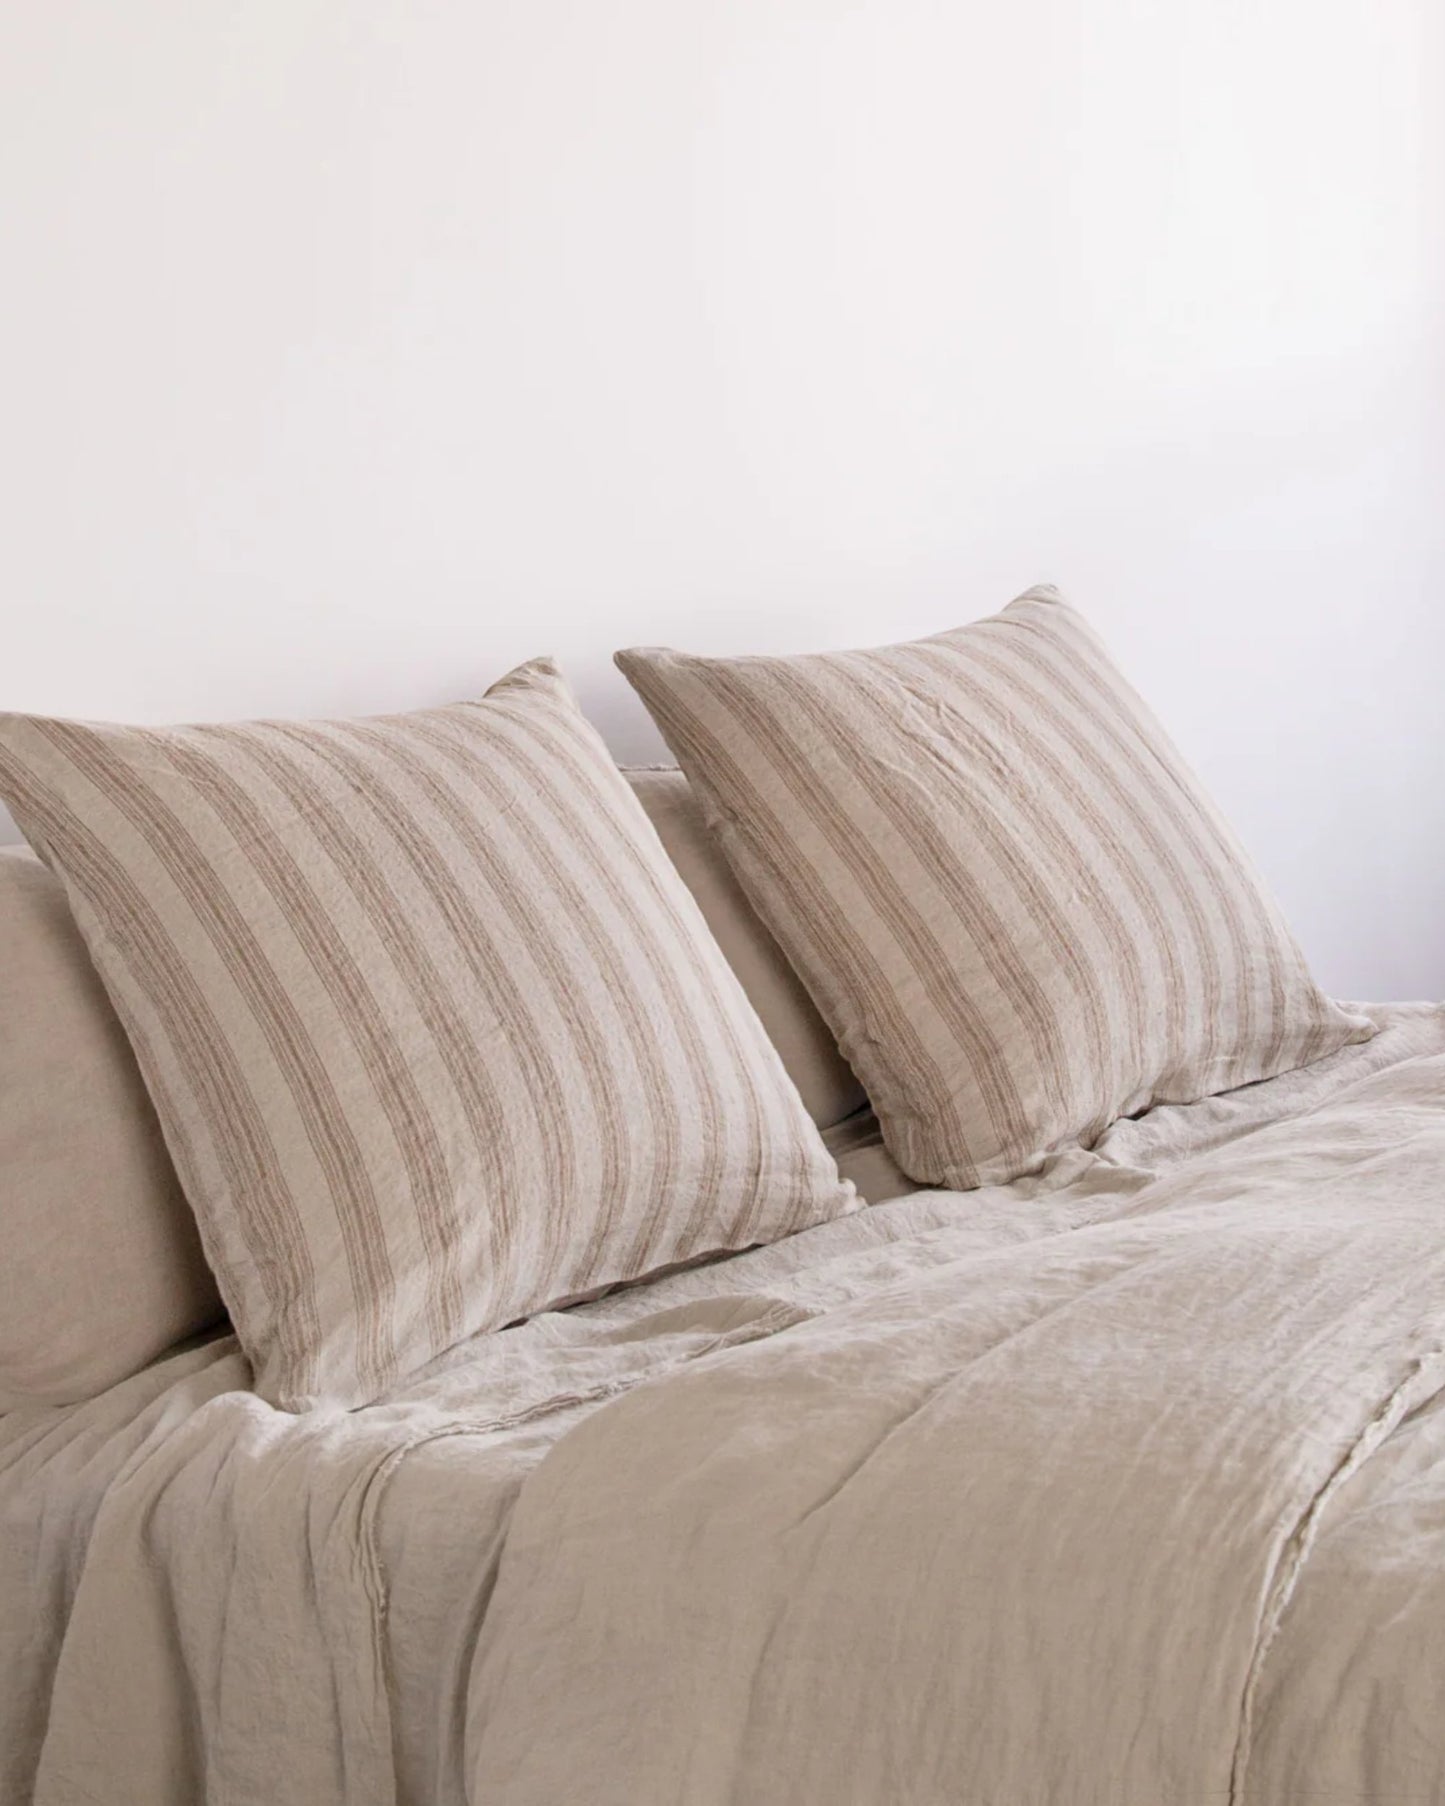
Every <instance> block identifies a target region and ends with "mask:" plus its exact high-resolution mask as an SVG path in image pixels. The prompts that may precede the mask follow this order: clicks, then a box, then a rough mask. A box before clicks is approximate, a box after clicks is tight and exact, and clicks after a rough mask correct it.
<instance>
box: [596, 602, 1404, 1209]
mask: <svg viewBox="0 0 1445 1806" xmlns="http://www.w3.org/2000/svg"><path fill="white" fill-rule="evenodd" d="M618 663H619V665H620V666H621V668H622V669H623V671H624V672H625V673H626V675H627V676H628V677H629V679H630V680H631V681H632V682H633V683H634V685H635V686H636V687H637V689H638V691H639V692H640V693H641V695H642V697H643V700H644V701H645V702H646V703H647V705H648V707H649V708H650V709H651V710H652V712H653V714H654V716H655V717H656V719H657V722H658V725H659V726H660V727H661V728H662V731H663V733H664V735H665V736H666V737H667V739H668V741H669V744H670V745H671V746H672V749H673V751H674V752H675V754H676V755H677V757H678V760H679V762H680V763H681V764H682V766H683V768H684V770H685V771H686V772H687V774H688V777H689V779H690V780H691V782H692V783H693V785H694V787H695V788H696V790H697V792H698V794H699V797H700V798H701V799H702V801H703V803H704V806H705V808H706V809H707V811H708V813H709V815H710V816H711V817H712V818H713V819H714V820H715V823H716V826H717V829H718V833H719V837H720V840H721V843H722V845H723V848H724V851H725V852H726V853H727V855H728V858H729V860H730V862H731V863H732V865H733V867H734V869H735V871H736V872H737V875H738V877H739V880H740V881H741V883H742V885H743V887H744V889H745V890H746V891H747V892H748V895H749V897H750V899H751V901H752V902H753V904H754V907H755V908H756V909H757V910H758V912H759V914H760V915H761V916H762V917H763V919H764V920H765V921H766V922H767V924H768V926H769V927H770V928H771V929H772V930H773V932H774V934H775V935H776V936H777V938H778V940H779V941H780V942H781V944H782V945H783V946H784V947H785V949H787V950H788V952H789V954H790V956H791V957H792V959H793V961H794V963H795V964H796V965H797V967H798V969H799V972H800V973H801V975H802V977H803V978H804V980H805V982H806V983H807V985H808V988H809V990H810V991H811V992H812V994H813V997H814V999H815V1001H816V1002H817V1003H818V1006H819V1008H820V1010H821V1011H822V1013H823V1014H824V1016H825V1017H826V1018H827V1019H828V1021H829V1023H830V1026H831V1027H832V1028H833V1030H834V1032H835V1033H836V1034H837V1035H838V1037H839V1040H840V1043H841V1044H842V1046H843V1048H844V1051H845V1052H846V1053H847V1055H848V1057H849V1059H850V1060H851V1062H852V1063H853V1065H854V1067H855V1069H856V1070H857V1072H858V1075H859V1077H860V1079H861V1080H862V1081H863V1083H864V1084H865V1086H866V1087H867V1088H868V1091H869V1093H870V1095H871V1096H872V1098H873V1102H874V1105H875V1108H876V1109H877V1111H878V1115H879V1118H880V1121H881V1123H882V1125H883V1129H884V1134H885V1138H886V1139H887V1141H888V1144H889V1146H890V1148H891V1150H892V1152H893V1154H894V1156H895V1158H896V1159H897V1160H898V1161H899V1163H900V1164H901V1165H902V1166H903V1167H904V1169H905V1170H906V1171H908V1172H909V1173H910V1174H911V1175H912V1176H913V1177H915V1178H917V1179H920V1180H923V1181H925V1182H932V1183H937V1182H940V1181H941V1182H944V1183H949V1184H954V1185H969V1184H974V1183H980V1182H990V1181H999V1180H1006V1179H1009V1178H1011V1177H1013V1176H1015V1175H1017V1174H1019V1173H1021V1172H1026V1171H1030V1170H1032V1169H1034V1168H1036V1167H1037V1166H1038V1165H1039V1164H1040V1162H1041V1161H1043V1160H1044V1159H1045V1158H1046V1157H1047V1156H1048V1155H1049V1153H1050V1152H1051V1151H1052V1150H1054V1149H1059V1148H1066V1147H1068V1146H1070V1145H1072V1144H1075V1143H1082V1144H1084V1145H1088V1144H1090V1143H1091V1142H1092V1141H1093V1140H1094V1139H1095V1137H1096V1136H1097V1135H1098V1133H1099V1132H1100V1131H1101V1130H1102V1129H1103V1128H1104V1127H1105V1126H1106V1125H1107V1124H1108V1123H1109V1122H1111V1121H1112V1120H1114V1118H1115V1117H1117V1116H1118V1115H1119V1114H1120V1113H1121V1112H1124V1111H1131V1112H1132V1111H1138V1110H1140V1109H1143V1108H1146V1107H1148V1106H1149V1105H1150V1104H1153V1103H1158V1102H1164V1101H1180V1102H1183V1101H1189V1100H1192V1099H1193V1098H1196V1097H1200V1096H1204V1095H1208V1094H1210V1093H1212V1092H1216V1091H1220V1090H1224V1089H1227V1088H1230V1087H1233V1086H1235V1085H1240V1084H1245V1083H1248V1082H1250V1081H1252V1080H1254V1079H1259V1078H1264V1077H1268V1076H1271V1075H1272V1074H1273V1073H1275V1072H1278V1071H1280V1070H1283V1069H1285V1067H1286V1066H1287V1065H1288V1064H1290V1063H1293V1061H1297V1060H1298V1059H1301V1058H1306V1057H1310V1058H1314V1057H1319V1056H1320V1055H1321V1054H1323V1053H1326V1052H1329V1051H1331V1050H1333V1049H1334V1048H1337V1047H1340V1046H1343V1045H1345V1044H1346V1043H1347V1042H1350V1041H1358V1040H1362V1039H1365V1038H1367V1037H1368V1036H1369V1034H1370V1033H1372V1032H1373V1030H1372V1025H1371V1024H1370V1023H1369V1022H1368V1021H1367V1020H1365V1019H1363V1018H1360V1017H1352V1016H1349V1015H1347V1014H1345V1012H1343V1011H1342V1010H1340V1009H1339V1008H1338V1006H1336V1005H1334V1004H1332V1003H1331V1002H1330V1001H1329V999H1327V998H1326V997H1324V996H1323V995H1322V994H1321V993H1320V991H1319V990H1318V988H1317V987H1316V986H1315V985H1314V983H1313V980H1312V979H1311V978H1310V976H1309V973H1308V970H1307V969H1306V967H1305V965H1304V962H1303V958H1302V956H1301V955H1300V953H1299V951H1298V949H1297V948H1296V947H1295V945H1294V943H1293V940H1292V938H1291V937H1290V935H1289V933H1288V930H1287V929H1286V927H1285V926H1284V924H1283V922H1282V920H1281V918H1280V916H1279V913H1278V911H1277V909H1276V908H1275V907H1274V905H1273V904H1272V903H1271V902H1270V901H1269V900H1268V899H1267V897H1266V896H1265V895H1264V893H1263V891H1262V890H1261V888H1260V887H1259V885H1258V882H1257V880H1256V879H1255V878H1254V876H1253V874H1252V872H1251V871H1250V868H1249V865H1248V861H1247V859H1246V858H1245V856H1244V854H1243V853H1242V851H1241V850H1240V849H1239V848H1238V846H1237V843H1236V842H1235V841H1234V839H1233V836H1232V835H1230V833H1229V831H1228V829H1227V828H1226V827H1225V826H1224V824H1223V823H1222V821H1221V819H1220V818H1219V816H1218V814H1217V812H1216V811H1215V810H1214V809H1213V806H1212V805H1211V804H1210V803H1209V801H1208V799H1207V797H1205V795H1204V793H1203V792H1202V791H1201V790H1200V789H1199V787H1198V785H1197V783H1196V782H1195V781H1194V779H1193V778H1192V777H1191V776H1190V774H1189V773H1188V771H1187V769H1186V768H1185V767H1184V765H1183V763H1182V761H1181V760H1180V759H1179V757H1178V755H1177V753H1176V752H1175V751H1174V749H1173V747H1172V746H1171V745H1170V743H1169V741H1168V739H1167V737H1166V736H1165V735H1164V733H1163V731H1162V729H1161V728H1160V727H1159V725H1158V723H1157V722H1156V721H1154V719H1153V717H1152V716H1150V715H1149V714H1148V712H1147V710H1145V709H1144V707H1143V705H1142V704H1140V703H1139V702H1138V700H1137V698H1135V697H1134V695H1133V692H1132V691H1130V690H1129V688H1128V686H1127V685H1126V684H1125V683H1124V681H1123V679H1122V678H1120V677H1119V676H1118V674H1117V673H1116V672H1115V671H1114V670H1113V668H1112V666H1111V665H1110V664H1109V663H1108V660H1107V658H1106V656H1105V655H1104V653H1103V652H1102V651H1101V650H1100V649H1099V647H1098V643H1097V641H1096V640H1095V639H1094V637H1093V635H1092V634H1090V633H1089V631H1088V629H1087V628H1086V627H1085V626H1084V625H1083V623H1082V622H1081V621H1080V620H1079V618H1078V617H1077V616H1076V615H1075V614H1074V613H1073V611H1072V610H1070V609H1069V608H1068V606H1067V605H1066V604H1065V603H1063V602H1062V601H1060V600H1059V599H1058V597H1057V596H1056V595H1054V594H1053V593H1052V592H1048V591H1033V592H1030V593H1029V594H1028V595H1026V596H1023V597H1020V598H1019V600H1018V601H1017V602H1015V603H1013V604H1011V605H1010V606H1009V607H1008V608H1007V609H1005V610H1004V611H1003V612H1002V614H1001V615H998V616H995V617H993V618H992V619H991V620H989V621H985V622H979V623H976V624H975V625H973V626H971V627H966V628H960V629H958V630H956V631H954V632H952V633H945V634H939V635H936V636H934V637H933V638H932V639H928V640H923V641H919V642H915V643H913V644H911V645H908V646H902V647H883V648H880V649H878V650H876V651H871V652H852V653H818V654H811V655H804V656H802V657H798V658H791V659H787V658H781V659H780V658H741V659H708V658H694V657H689V656H687V655H684V654H679V653H672V652H667V651H649V650H645V649H639V650H634V651H631V652H626V653H621V654H619V655H618Z"/></svg>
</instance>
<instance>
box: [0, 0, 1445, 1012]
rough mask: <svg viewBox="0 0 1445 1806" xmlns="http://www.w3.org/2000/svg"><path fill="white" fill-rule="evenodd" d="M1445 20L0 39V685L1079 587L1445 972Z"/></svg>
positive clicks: (893, 621)
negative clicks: (1444, 678) (1444, 571)
mask: <svg viewBox="0 0 1445 1806" xmlns="http://www.w3.org/2000/svg"><path fill="white" fill-rule="evenodd" d="M1442 120H1445V9H1442V8H1441V7H1440V5H1439V3H1438V0H1172V3H1171V0H1159V3H1158V4H1148V3H1147V0H1073V3H1065V0H1013V3H1012V4H1009V5H1001V4H998V3H997V0H953V3H951V4H944V3H942V0H854V3H852V4H844V3H843V0H832V3H828V0H710V3H709V0H605V3H604V0H471V3H466V0H391V3H390V4H387V3H385V0H236V3H235V4H227V5H220V4H215V3H211V4H197V0H127V4H125V5H120V6H118V5H115V4H113V3H112V0H44V3H43V4H42V3H34V4H28V5H27V4H23V3H21V0H16V3H14V4H11V5H9V6H7V7H5V8H4V10H3V15H0V221H3V226H0V251H3V256H4V260H5V267H4V269H3V271H0V410H3V426H0V443H3V454H0V456H3V468H0V483H3V497H4V520H3V529H0V610H3V623H0V625H3V634H0V661H3V669H0V702H3V704H4V705H5V706H9V707H14V708H24V709H34V710H48V711H53V712H57V713H72V714H86V715H94V716H111V717H117V718H126V717H131V718H135V719H165V718H178V717H181V718H183V717H206V716H218V715H222V716H223V715H237V714H246V713H253V712H258V711H265V712H271V713H288V712H305V711H321V710H325V711H349V710H365V709H376V708H383V707H405V706H410V705H413V704H419V703H424V702H428V701H433V700H437V699H441V698H446V697H453V696H457V695H460V694H465V693H467V692H469V691H473V690H475V689H476V688H477V686H479V685H481V684H483V683H484V682H486V681H487V680H488V679H490V678H491V677H493V676H495V675H497V674H498V673H500V672H501V671H502V670H503V669H504V668H505V667H506V666H507V665H508V664H509V663H512V662H515V661H517V660H519V659H521V658H523V657H525V656H528V655H530V654H531V653H533V652H535V651H538V650H541V649H543V648H551V649H553V650H555V651H557V652H558V653H560V655H561V656H562V657H563V659H564V661H565V663H566V664H567V666H568V668H569V670H570V671H571V673H572V675H573V677H574V679H575V681H576V682H577V684H578V686H579V689H580V690H581V693H582V696H583V699H584V701H585V702H586V704H587V706H588V707H589V709H591V710H592V711H593V713H594V715H595V717H596V718H597V719H598V720H599V722H601V723H602V725H603V726H604V727H605V729H606V730H607V731H608V732H609V733H610V735H611V736H612V738H613V740H614V743H615V744H616V746H617V747H618V749H619V751H620V752H623V753H626V754H629V755H632V754H638V753H643V752H651V751H652V750H653V749H654V746H655V743H654V741H653V740H652V737H651V733H650V730H649V729H648V727H647V726H646V724H645V722H644V721H643V719H642V717H641V714H640V711H639V710H638V709H637V707H636V706H635V705H634V704H633V703H632V701H631V699H630V698H629V696H628V695H627V694H626V692H625V690H624V687H623V686H622V684H621V681H620V680H619V679H618V678H616V677H615V676H614V675H613V674H612V672H611V670H610V668H609V666H608V664H607V655H608V654H609V652H610V651H611V649H612V648H613V647H614V646H617V645H620V644H624V643H628V642H635V641H638V640H671V641H673V642H674V643H677V644H681V645H685V646H689V647H693V648H697V649H746V648H752V649H771V648H804V647H810V646H823V645H837V644H845V643H848V642H855V643H857V642H867V641H877V640H882V639H887V638H890V637H893V636H896V635H908V634H913V633H917V632H920V631H931V630H934V629H937V628H940V627H944V626H948V625H952V624H955V623H957V622H958V621H960V620H962V619H965V618H968V617H971V616H974V615H977V614H981V613H984V612H987V611H989V610H991V609H992V608H994V607H996V606H998V605H999V604H1000V603H1002V602H1003V601H1005V600H1006V599H1007V598H1008V597H1009V596H1010V595H1011V594H1013V593H1014V592H1015V591H1016V590H1018V589H1020V588H1022V587H1023V586H1024V585H1026V584H1028V583H1030V582H1032V581H1034V580H1036V579H1040V578H1046V577H1047V578H1052V579H1054V580H1055V581H1057V582H1059V583H1060V584H1062V585H1063V586H1064V587H1065V588H1066V589H1067V590H1069V591H1070V592H1071V593H1072V594H1073V595H1074V596H1075V598H1076V599H1077V600H1078V601H1080V602H1081V603H1082V604H1083V605H1084V606H1085V607H1086V608H1087V609H1088V610H1089V611H1090V612H1091V613H1092V615H1093V616H1094V618H1095V619H1096V621H1097V622H1098V623H1099V625H1100V626H1101V627H1102V628H1103V630H1104V631H1105V633H1106V634H1107V635H1108V636H1109V637H1110V639H1111V640H1112V642H1113V644H1114V646H1115V648H1116V650H1117V652H1118V654H1119V656H1120V658H1121V660H1122V661H1123V663H1124V664H1125V665H1126V667H1127V668H1128V669H1129V670H1130V671H1131V673H1132V674H1133V675H1134V676H1135V677H1136V679H1137V680H1138V681H1139V683H1140V684H1141V685H1142V686H1143V688H1144V689H1145V690H1146V691H1147V692H1148V693H1149V694H1150V696H1151V697H1152V698H1153V699H1154V700H1155V702H1156V704H1157V706H1158V707H1159V708H1160V710H1161V712H1162V713H1163V714H1164V716H1165V718H1166V719H1167V720H1168V722H1169V723H1170V724H1171V726H1172V727H1173V728H1174V730H1175V731H1176V733H1177V734H1178V736H1179V738H1180V739H1181V741H1182V742H1183V743H1184V745H1185V747H1186V748H1187V750H1188V751H1189V752H1190V754H1191V755H1192V756H1193V757H1194V758H1195V759H1196V761H1197V762H1198V764H1199V765H1200V766H1201V767H1202V768H1203V769H1204V771H1205V773H1206V774H1207V777H1208V779H1209V781H1210V782H1211V784H1212V785H1213V786H1214V788H1215V790H1216V792H1217V793H1218V795H1219V796H1220V798H1221V801H1222V802H1223V803H1224V805H1225V807H1226V808H1227V809H1228V810H1229V812H1230V813H1231V814H1232V815H1233V816H1234V818H1235V819H1236V821H1237V822H1238V823H1239V825H1240V828H1241V830H1242V832H1243V833H1244V835H1245V837H1246V839H1247V841H1248V842H1249V844H1250V846H1251V847H1252V849H1253V851H1254V853H1255V854H1256V856H1257V857H1258V859H1259V860H1260V861H1261V863H1262V864H1263V865H1264V867H1265V868H1266V870H1267V872H1268V874H1269V876H1270V878H1271V879H1272V881H1273V882H1274V884H1275V886H1276V888H1277V889H1278V891H1279V892H1280V893H1281V895H1282V897H1283V899H1284V902H1285V904H1286V907H1287V908H1288V910H1289V912H1290V913H1291V915H1292V917H1293V919H1294V920H1295V922H1296V924H1297V926H1298V928H1299V931H1300V933H1301V935H1302V937H1303V939H1304V940H1305V943H1306V945H1307V947H1308V949H1309V951H1310V953H1311V954H1312V956H1313V958H1314V959H1315V961H1316V964H1317V968H1318V970H1319V972H1320V975H1321V977H1322V978H1323V980H1324V981H1325V982H1326V983H1327V984H1328V985H1330V986H1332V987H1333V988H1334V989H1335V990H1336V991H1338V992H1340V993H1342V994H1346V995H1359V994H1365V995H1370V996H1379V995H1400V994H1420V993H1430V994H1435V995H1440V994H1442V993H1445V725H1442V720H1441V710H1440V700H1439V698H1440V683H1441V673H1442V659H1445V612H1442V606H1441V602H1442V595H1441V583H1440V571H1441V568H1442V553H1445V507H1442V503H1445V381H1442V378H1445V369H1442V364H1445V332H1442V322H1445V128H1442V124H1441V122H1442Z"/></svg>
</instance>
